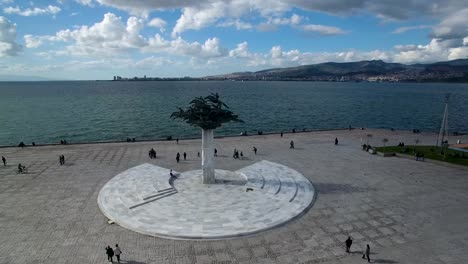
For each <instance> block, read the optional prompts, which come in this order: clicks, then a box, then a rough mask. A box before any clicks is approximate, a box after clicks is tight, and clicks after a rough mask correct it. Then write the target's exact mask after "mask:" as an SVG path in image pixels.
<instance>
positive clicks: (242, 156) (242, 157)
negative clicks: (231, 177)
mask: <svg viewBox="0 0 468 264" xmlns="http://www.w3.org/2000/svg"><path fill="white" fill-rule="evenodd" d="M241 159H242V160H243V159H244V153H242V151H241Z"/></svg>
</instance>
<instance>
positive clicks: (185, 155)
mask: <svg viewBox="0 0 468 264" xmlns="http://www.w3.org/2000/svg"><path fill="white" fill-rule="evenodd" d="M184 160H187V153H186V152H184Z"/></svg>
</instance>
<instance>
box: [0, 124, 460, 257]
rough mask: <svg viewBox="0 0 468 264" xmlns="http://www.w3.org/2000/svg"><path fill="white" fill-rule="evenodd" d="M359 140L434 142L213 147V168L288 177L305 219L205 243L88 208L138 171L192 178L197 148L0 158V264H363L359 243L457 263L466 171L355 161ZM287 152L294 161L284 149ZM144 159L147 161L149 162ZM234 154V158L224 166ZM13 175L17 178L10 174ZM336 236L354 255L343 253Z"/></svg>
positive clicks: (327, 138)
mask: <svg viewBox="0 0 468 264" xmlns="http://www.w3.org/2000/svg"><path fill="white" fill-rule="evenodd" d="M369 133H372V134H373V137H372V138H371V144H372V145H380V144H381V143H380V142H381V139H382V138H384V137H385V138H388V139H389V142H388V143H387V144H396V143H398V141H401V140H404V141H405V143H406V144H409V143H410V142H414V140H415V139H416V138H418V139H419V140H420V141H421V143H420V144H433V143H434V142H435V139H436V135H435V134H428V133H421V134H412V133H409V132H399V131H395V132H389V131H385V130H365V131H360V130H353V131H324V132H315V133H295V134H285V135H284V137H283V138H280V136H279V135H264V136H251V137H233V138H222V139H216V140H215V142H216V148H217V149H218V157H217V158H216V164H217V168H219V169H223V170H230V171H236V170H239V169H241V168H244V167H246V166H249V165H252V164H255V163H256V162H259V161H261V160H269V161H272V162H276V163H280V164H284V165H285V166H288V167H290V168H294V169H295V170H297V171H298V172H299V173H301V174H303V175H304V176H305V177H307V178H309V179H310V180H311V181H312V182H313V184H314V187H315V190H316V191H317V198H316V201H315V203H314V206H313V207H312V208H311V210H309V211H308V212H307V213H306V214H305V215H304V216H302V217H300V218H298V219H296V220H294V221H291V222H289V223H287V224H286V225H283V226H281V227H278V228H275V229H272V230H268V231H265V232H261V233H258V234H255V235H251V236H246V237H241V238H234V239H224V240H216V241H182V240H170V239H163V238H157V237H152V236H147V235H143V234H139V233H136V232H133V231H130V230H127V229H125V228H122V227H120V226H119V225H115V224H114V225H109V224H107V219H106V217H104V215H103V214H102V213H101V211H100V209H99V207H98V204H97V202H96V201H97V197H98V193H99V191H100V190H101V188H102V187H103V186H104V185H105V184H106V183H107V182H108V181H109V180H110V179H111V178H113V177H114V176H115V175H118V174H119V173H121V172H123V171H125V170H127V169H128V168H131V167H135V166H138V165H141V164H143V163H150V164H154V165H157V166H160V167H163V168H173V169H174V170H176V171H178V172H186V171H191V170H197V169H199V168H200V160H199V159H198V158H197V151H199V148H200V140H189V141H180V142H179V144H178V145H177V144H176V143H175V142H166V141H163V142H137V143H114V144H89V145H67V146H44V147H34V148H31V147H28V148H24V149H20V148H0V155H3V156H5V157H6V158H7V161H8V166H6V167H4V166H1V165H0V201H1V202H0V263H80V264H82V263H107V261H106V256H105V251H104V248H105V247H106V246H107V245H113V244H115V243H118V244H120V245H121V247H122V249H123V254H122V258H123V260H124V261H126V263H133V264H144V263H351V264H353V263H362V262H363V260H362V259H361V258H360V252H362V249H363V248H364V245H365V243H369V244H370V245H371V250H372V254H371V258H372V259H374V262H375V263H465V262H466V259H468V253H467V251H466V248H468V235H467V234H468V178H467V177H468V172H467V170H461V169H457V168H454V167H448V166H441V165H437V164H432V163H428V162H420V161H415V160H409V159H403V158H396V157H391V158H383V157H381V156H377V155H370V154H368V153H366V152H363V151H361V150H360V144H361V143H362V142H363V141H364V142H365V141H366V140H367V137H366V134H369ZM335 137H338V139H339V140H340V144H339V145H338V146H334V145H333V140H334V139H335ZM461 138H462V141H463V142H466V141H468V138H467V137H466V136H465V138H463V137H461ZM291 140H294V142H295V145H296V149H289V142H290V141H291ZM449 140H452V138H450V139H449ZM455 140H456V139H455V138H453V141H455ZM252 146H256V147H257V148H258V153H257V155H254V153H253V152H252V151H251V149H252ZM151 147H154V148H155V149H156V151H157V153H158V158H157V159H153V160H150V159H149V157H148V155H147V154H148V151H149V149H150V148H151ZM234 148H236V149H239V150H240V151H243V153H244V155H245V156H246V158H245V159H244V160H234V159H232V157H231V154H232V150H233V149H234ZM184 151H186V152H187V153H188V160H187V161H181V162H180V163H179V164H177V163H176V161H175V156H176V153H177V152H180V153H183V152H184ZM61 154H63V155H65V158H66V164H65V165H64V166H60V165H59V155H61ZM18 163H22V164H24V165H26V166H27V167H28V168H29V173H28V174H17V173H16V167H17V165H18ZM227 210H229V208H226V211H227ZM348 235H351V236H352V237H353V239H354V243H353V247H352V249H351V250H352V251H353V252H356V253H351V254H347V253H345V252H344V244H343V243H344V240H345V239H346V237H347V236H348Z"/></svg>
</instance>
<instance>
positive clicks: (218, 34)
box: [0, 0, 468, 80]
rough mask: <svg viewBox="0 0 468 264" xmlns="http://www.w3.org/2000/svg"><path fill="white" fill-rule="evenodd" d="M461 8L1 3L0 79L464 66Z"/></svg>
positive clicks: (466, 33)
mask: <svg viewBox="0 0 468 264" xmlns="http://www.w3.org/2000/svg"><path fill="white" fill-rule="evenodd" d="M467 25H468V0H444V1H443V0H405V1H403V0H379V1H376V0H374V1H371V0H352V1H350V0H314V1H310V0H197V1H193V0H158V1H156V0H133V1H127V0H55V1H18V0H0V69H1V70H0V75H24V76H39V77H44V78H52V79H80V80H86V79H111V78H112V76H114V75H120V76H124V77H132V76H143V75H147V76H155V77H178V76H194V77H195V76H206V75H214V74H222V73H229V72H236V71H255V70H261V69H266V68H273V67H288V66H298V65H305V64H314V63H321V62H326V61H335V62H348V61H359V60H373V59H381V60H384V61H387V62H401V63H407V64H409V63H419V62H434V61H444V60H452V59H458V58H467V57H468V26H467Z"/></svg>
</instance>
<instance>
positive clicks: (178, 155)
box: [175, 152, 180, 163]
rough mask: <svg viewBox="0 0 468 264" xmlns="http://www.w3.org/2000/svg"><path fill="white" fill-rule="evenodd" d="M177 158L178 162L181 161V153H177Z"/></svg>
mask: <svg viewBox="0 0 468 264" xmlns="http://www.w3.org/2000/svg"><path fill="white" fill-rule="evenodd" d="M175 159H176V161H177V163H179V160H180V153H179V152H177V155H176V158H175Z"/></svg>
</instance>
